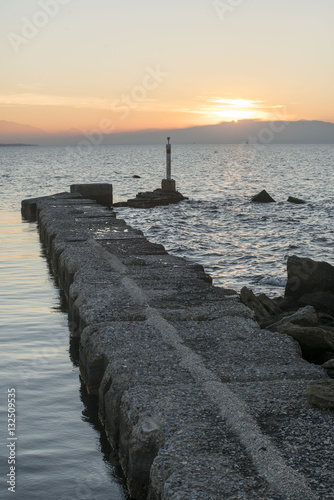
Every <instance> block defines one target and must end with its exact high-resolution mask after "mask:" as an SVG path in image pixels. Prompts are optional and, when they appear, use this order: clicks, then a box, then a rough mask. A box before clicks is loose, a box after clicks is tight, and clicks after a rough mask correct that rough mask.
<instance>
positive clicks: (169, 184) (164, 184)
mask: <svg viewBox="0 0 334 500" xmlns="http://www.w3.org/2000/svg"><path fill="white" fill-rule="evenodd" d="M169 141H170V137H167V144H166V179H162V181H161V189H162V190H163V191H176V188H175V181H174V179H172V175H171V173H172V166H171V165H172V159H171V158H172V145H171V144H170V142H169Z"/></svg>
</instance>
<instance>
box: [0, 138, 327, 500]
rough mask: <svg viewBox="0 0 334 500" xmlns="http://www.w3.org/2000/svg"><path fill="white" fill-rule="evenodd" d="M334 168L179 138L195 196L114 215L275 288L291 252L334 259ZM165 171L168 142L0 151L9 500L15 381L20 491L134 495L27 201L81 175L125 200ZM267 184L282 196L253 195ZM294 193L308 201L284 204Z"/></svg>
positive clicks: (297, 149) (230, 274)
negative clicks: (24, 212)
mask: <svg viewBox="0 0 334 500" xmlns="http://www.w3.org/2000/svg"><path fill="white" fill-rule="evenodd" d="M333 172H334V145H270V144H268V145H261V144H249V145H248V144H244V145H175V146H173V149H172V177H173V178H174V179H175V180H176V183H177V188H178V190H179V191H181V192H182V194H183V195H184V196H187V197H188V200H186V201H184V202H182V203H180V204H178V205H171V206H168V207H156V208H154V209H148V210H135V209H130V208H117V209H116V211H117V216H118V217H119V218H124V219H125V220H126V222H128V223H129V224H130V225H132V226H133V227H135V228H139V229H141V230H142V231H143V232H144V234H145V235H146V236H147V237H148V239H150V240H151V241H154V242H158V243H162V244H163V245H164V246H165V247H166V249H167V250H168V251H169V252H170V253H172V254H174V255H177V256H182V257H185V258H186V259H188V260H191V261H193V262H199V263H201V264H202V265H203V266H204V267H205V269H206V271H207V272H208V273H209V274H210V275H211V276H212V277H213V281H214V284H215V285H217V286H222V287H226V288H232V289H234V290H236V291H240V289H241V288H242V287H243V286H248V287H250V288H252V289H253V291H254V292H255V293H260V292H264V293H267V294H268V295H270V296H277V295H282V294H283V293H284V286H285V282H286V261H287V258H288V256H289V255H293V254H296V255H299V256H303V257H310V258H312V259H315V260H324V261H327V262H329V263H331V264H334V257H333V243H334V241H333V240H334V203H333V201H334V183H333ZM134 175H136V176H139V177H140V178H134V177H133V176H134ZM163 177H165V149H164V145H162V146H156V145H155V146H100V147H86V148H82V147H81V148H79V147H2V148H1V149H0V187H1V201H0V217H1V220H0V225H1V242H0V243H1V282H0V309H1V318H2V320H1V337H0V342H1V360H2V363H1V373H0V375H1V380H2V382H3V383H2V396H1V400H2V405H1V422H2V425H1V429H2V433H3V437H2V443H3V446H2V452H3V453H2V454H1V457H2V461H1V489H2V491H1V498H2V497H3V498H6V494H7V493H8V495H9V492H7V486H8V485H7V484H6V479H7V478H6V475H7V473H8V468H9V464H8V460H7V459H8V456H7V455H8V453H7V450H8V449H7V448H6V443H7V438H8V437H9V436H8V435H7V432H8V429H7V420H8V416H7V415H8V414H7V391H8V389H10V388H14V389H15V397H16V410H17V421H16V429H15V430H16V433H17V434H16V436H17V441H16V445H15V453H16V456H15V458H16V459H17V462H16V465H17V476H16V480H17V481H16V491H17V498H22V499H28V500H30V499H37V500H38V499H44V498H46V497H47V498H51V499H53V498H55V499H56V498H57V499H67V498H77V499H87V498H89V499H91V498H92V499H93V498H94V499H101V500H102V499H111V500H119V499H122V498H127V496H126V492H125V489H124V486H123V484H122V479H121V477H120V475H119V471H118V469H117V465H116V464H115V463H114V462H113V460H112V453H111V450H110V448H109V447H108V445H107V443H106V441H105V437H104V435H103V433H100V429H99V425H98V421H97V418H96V408H95V402H94V401H92V400H91V398H89V397H88V396H87V394H85V390H84V387H82V385H81V383H80V378H79V371H78V360H77V346H76V345H75V343H74V341H71V339H70V332H69V329H68V325H67V314H66V304H65V302H64V299H63V298H62V295H61V292H60V291H59V290H58V288H57V286H56V283H55V280H54V279H53V277H52V275H51V274H50V272H49V270H48V265H47V262H46V259H45V257H44V255H43V249H42V248H41V246H40V243H39V239H38V233H37V228H36V224H33V223H27V222H24V221H22V220H21V216H20V203H21V200H22V199H24V198H29V197H38V196H43V195H48V194H54V193H56V192H61V191H69V186H70V185H71V184H73V183H85V182H89V183H91V182H110V183H112V184H113V187H114V201H124V200H126V199H128V198H130V197H134V196H135V195H136V193H137V192H139V191H146V190H153V189H155V188H157V187H159V186H160V182H161V179H162V178H163ZM262 189H266V190H267V191H268V192H269V194H270V195H271V196H272V197H273V198H274V199H275V200H276V203H270V204H254V203H251V202H250V199H251V197H252V196H253V195H254V194H256V193H258V192H259V191H261V190H262ZM289 196H294V197H297V198H302V199H304V200H305V202H306V203H305V204H303V205H294V204H291V203H288V202H287V198H288V197H289ZM8 498H10V497H9V496H8Z"/></svg>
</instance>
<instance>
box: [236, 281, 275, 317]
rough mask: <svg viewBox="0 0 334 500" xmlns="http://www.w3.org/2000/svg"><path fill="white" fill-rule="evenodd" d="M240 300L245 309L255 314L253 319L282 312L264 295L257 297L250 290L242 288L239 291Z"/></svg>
mask: <svg viewBox="0 0 334 500" xmlns="http://www.w3.org/2000/svg"><path fill="white" fill-rule="evenodd" d="M240 300H241V302H242V303H243V304H245V305H246V306H247V307H249V308H250V309H252V310H253V311H254V312H255V319H257V320H259V319H261V318H267V317H268V316H270V315H273V314H280V313H281V312H282V311H281V310H280V308H279V307H278V305H277V304H276V303H275V302H274V301H273V300H271V299H270V298H269V297H267V296H266V295H265V294H264V293H262V294H261V295H259V296H258V297H257V296H256V295H254V293H253V292H252V290H250V289H249V288H247V287H246V286H244V287H243V288H242V289H241V291H240Z"/></svg>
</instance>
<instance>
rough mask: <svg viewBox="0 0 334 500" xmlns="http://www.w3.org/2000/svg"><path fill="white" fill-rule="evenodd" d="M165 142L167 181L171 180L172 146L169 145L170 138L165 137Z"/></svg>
mask: <svg viewBox="0 0 334 500" xmlns="http://www.w3.org/2000/svg"><path fill="white" fill-rule="evenodd" d="M167 141H168V143H167V144H166V160H167V179H171V178H172V177H171V163H172V160H171V158H172V145H171V144H170V143H169V141H170V137H167Z"/></svg>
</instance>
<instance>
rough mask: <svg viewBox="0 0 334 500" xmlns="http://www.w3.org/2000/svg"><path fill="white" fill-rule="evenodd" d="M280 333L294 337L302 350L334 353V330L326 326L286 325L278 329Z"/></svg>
mask: <svg viewBox="0 0 334 500" xmlns="http://www.w3.org/2000/svg"><path fill="white" fill-rule="evenodd" d="M276 330H277V331H278V332H280V333H285V334H286V335H289V336H290V337H293V338H294V339H295V340H297V342H298V343H299V345H300V346H301V348H302V349H306V350H308V351H310V350H317V351H319V350H321V351H333V350H334V328H331V327H326V326H321V327H320V326H300V325H295V324H293V323H285V324H283V325H280V326H278V327H277V328H276Z"/></svg>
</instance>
